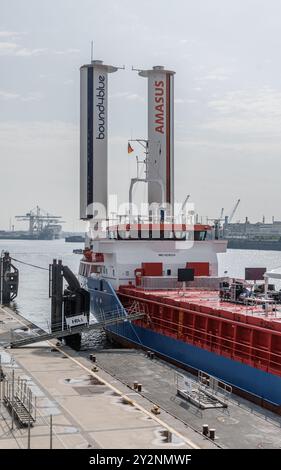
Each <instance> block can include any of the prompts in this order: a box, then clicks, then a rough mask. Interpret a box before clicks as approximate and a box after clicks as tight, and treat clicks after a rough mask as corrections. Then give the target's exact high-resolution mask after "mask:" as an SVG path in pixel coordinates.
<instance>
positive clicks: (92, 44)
mask: <svg viewBox="0 0 281 470" xmlns="http://www.w3.org/2000/svg"><path fill="white" fill-rule="evenodd" d="M93 60H94V41H91V62H93Z"/></svg>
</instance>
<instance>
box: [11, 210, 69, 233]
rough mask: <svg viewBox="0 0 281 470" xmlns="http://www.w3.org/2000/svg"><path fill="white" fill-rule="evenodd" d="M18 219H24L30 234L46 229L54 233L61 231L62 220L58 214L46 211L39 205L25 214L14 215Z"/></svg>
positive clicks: (42, 231)
mask: <svg viewBox="0 0 281 470" xmlns="http://www.w3.org/2000/svg"><path fill="white" fill-rule="evenodd" d="M15 218H16V219H17V220H18V221H24V222H26V221H27V222H28V223H29V229H28V231H29V234H30V235H32V236H33V235H38V236H39V235H40V234H43V233H44V232H46V231H50V232H53V233H54V235H59V233H60V231H61V225H60V224H61V223H63V222H64V221H63V220H61V216H59V215H51V214H49V213H48V212H46V211H44V210H43V209H40V207H39V206H36V207H35V208H34V209H31V210H30V211H29V212H27V213H26V214H25V215H16V217H15Z"/></svg>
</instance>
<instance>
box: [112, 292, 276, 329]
mask: <svg viewBox="0 0 281 470" xmlns="http://www.w3.org/2000/svg"><path fill="white" fill-rule="evenodd" d="M120 292H122V294H125V295H126V294H129V295H130V296H135V297H136V298H140V297H142V298H143V299H147V300H150V301H152V302H153V300H154V301H157V302H161V303H163V304H166V305H171V306H176V305H178V306H180V307H181V308H186V309H192V310H196V311H198V312H200V311H201V312H202V313H212V314H213V315H217V316H226V317H227V316H228V315H227V313H230V314H231V315H233V318H235V319H236V318H237V315H238V316H239V319H240V321H241V315H242V316H244V317H245V319H244V320H245V322H246V323H247V319H248V317H255V318H257V319H262V320H263V326H265V323H264V322H269V323H272V322H274V323H275V324H276V329H277V330H280V331H281V306H279V309H278V308H275V306H274V308H272V307H273V304H271V303H268V311H267V312H266V311H265V309H264V308H263V306H262V304H264V300H262V299H261V300H260V301H259V300H257V301H255V302H254V301H251V300H250V298H249V299H248V304H247V303H246V304H235V303H232V302H226V301H222V300H220V297H219V292H218V291H215V290H204V289H190V288H187V289H186V290H184V291H183V290H178V289H174V290H144V289H141V288H138V287H132V286H129V287H128V286H121V287H120ZM224 314H226V315H224ZM242 320H243V318H242ZM279 325H280V328H278V326H279ZM271 328H272V325H271Z"/></svg>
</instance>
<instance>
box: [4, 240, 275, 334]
mask: <svg viewBox="0 0 281 470" xmlns="http://www.w3.org/2000/svg"><path fill="white" fill-rule="evenodd" d="M74 248H83V243H65V241H64V240H54V241H41V240H40V241H32V240H20V241H15V240H0V251H2V250H7V251H9V252H10V255H11V256H12V257H13V258H17V259H19V260H21V261H24V262H27V263H31V264H35V265H38V266H41V267H43V268H48V266H49V264H50V263H52V260H53V259H54V258H56V259H62V261H63V263H64V264H65V265H67V266H69V267H70V269H72V270H73V272H74V273H75V274H77V273H78V268H79V261H80V258H81V255H77V254H73V249H74ZM218 259H219V274H220V275H224V273H225V271H227V275H229V276H233V277H244V271H245V267H253V266H260V267H266V268H267V269H273V268H276V267H280V266H281V252H279V251H254V250H253V251H252V250H249V251H247V250H228V251H227V253H224V254H220V255H219V256H218ZM15 265H16V266H17V267H18V268H19V271H20V284H19V295H18V297H17V299H16V302H15V304H16V308H17V309H18V311H19V313H21V314H22V315H23V316H24V317H26V318H28V319H29V320H31V321H32V322H33V323H35V324H37V325H38V326H40V327H42V328H44V329H45V328H46V325H47V322H48V320H49V316H50V299H49V297H48V293H49V291H48V278H49V273H48V271H44V270H40V269H35V268H32V267H29V266H26V265H23V264H19V263H16V262H15ZM278 287H280V286H278Z"/></svg>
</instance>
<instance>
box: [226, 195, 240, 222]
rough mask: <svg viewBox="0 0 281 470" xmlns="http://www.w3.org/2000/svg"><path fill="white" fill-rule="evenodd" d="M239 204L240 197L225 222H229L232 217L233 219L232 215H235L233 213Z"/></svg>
mask: <svg viewBox="0 0 281 470" xmlns="http://www.w3.org/2000/svg"><path fill="white" fill-rule="evenodd" d="M239 204H240V199H238V200H237V202H236V204H235V206H234V208H233V209H232V212H231V214H230V216H229V217H228V218H227V223H228V224H230V222H231V221H232V219H233V217H234V215H235V213H236V211H237V209H238V206H239Z"/></svg>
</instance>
